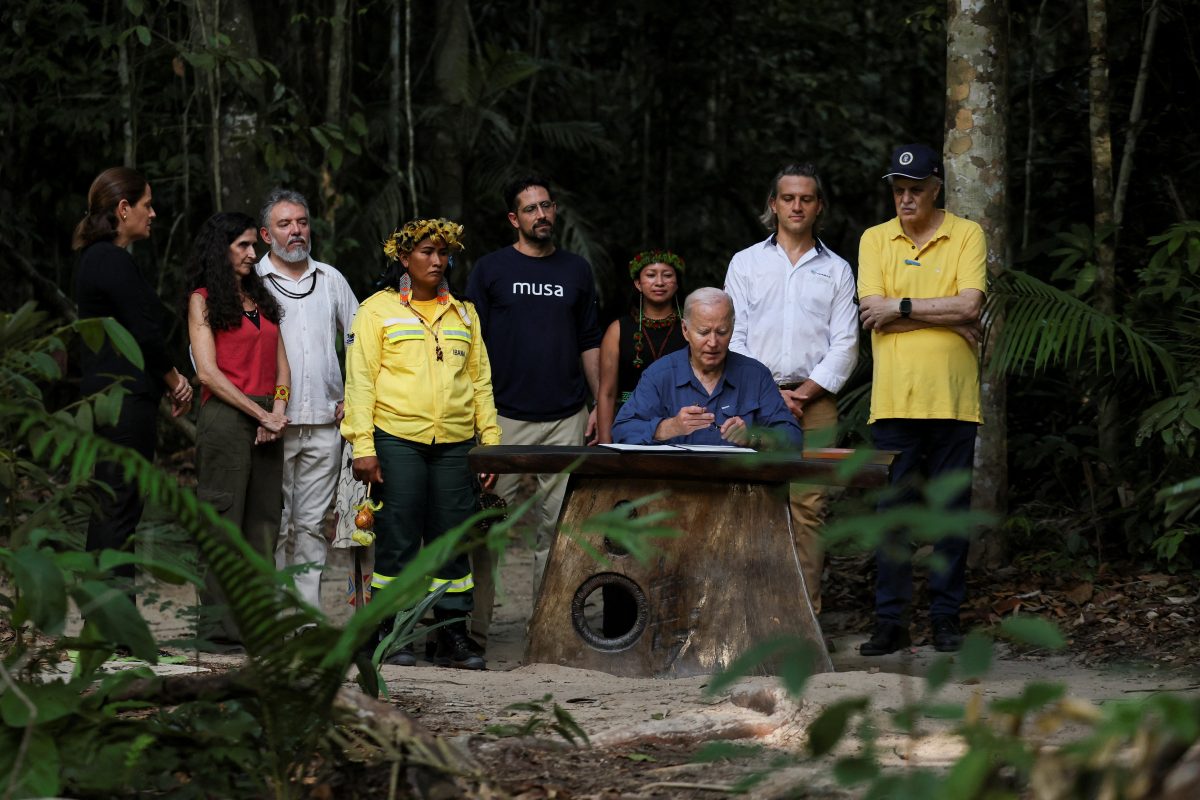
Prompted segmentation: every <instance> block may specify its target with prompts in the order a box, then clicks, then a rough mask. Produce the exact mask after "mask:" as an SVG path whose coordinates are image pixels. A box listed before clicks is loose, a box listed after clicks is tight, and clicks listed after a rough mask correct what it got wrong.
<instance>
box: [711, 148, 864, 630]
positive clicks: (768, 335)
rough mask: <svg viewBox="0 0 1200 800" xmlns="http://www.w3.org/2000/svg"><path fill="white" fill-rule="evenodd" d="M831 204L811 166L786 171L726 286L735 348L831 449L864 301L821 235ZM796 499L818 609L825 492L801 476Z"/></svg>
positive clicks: (803, 555) (808, 437)
mask: <svg viewBox="0 0 1200 800" xmlns="http://www.w3.org/2000/svg"><path fill="white" fill-rule="evenodd" d="M826 202H827V201H826V196H825V188H824V186H823V185H822V183H821V178H820V176H819V175H818V173H817V169H816V167H815V166H814V165H812V164H788V165H787V166H785V167H783V168H782V169H781V170H779V172H778V173H776V175H775V177H774V178H773V179H772V181H771V186H770V189H769V190H768V192H767V203H766V208H765V210H764V211H763V214H762V217H760V219H761V220H762V222H763V224H764V225H765V226H766V227H767V229H768V230H770V231H772V233H771V234H770V235H769V236H768V237H767V238H766V239H765V240H763V241H761V242H759V243H757V244H754V245H751V246H750V247H747V248H746V249H745V250H742V251H741V252H739V253H737V254H736V255H734V257H733V258H732V259H731V260H730V262H729V271H728V273H726V275H725V291H726V292H728V293H729V296H730V297H732V298H733V305H734V312H735V314H736V317H735V319H736V322H735V325H734V329H733V340H732V341H731V342H730V345H729V349H731V350H733V351H734V352H737V353H741V354H743V355H747V356H750V357H751V358H755V359H758V360H759V361H761V362H762V363H763V364H766V366H767V368H768V369H770V370H771V374H772V376H773V377H774V379H775V383H776V384H777V385H778V386H779V393H780V394H781V395H782V396H783V402H784V403H785V404H786V405H787V407H788V410H789V411H791V412H792V415H793V416H795V417H796V420H797V421H798V422H799V423H800V427H802V428H803V429H804V433H805V442H806V443H810V444H816V445H822V444H823V445H824V446H831V445H832V444H833V441H834V439H835V437H836V431H837V423H838V411H837V397H836V395H837V393H838V392H839V391H840V390H841V388H842V386H843V385H844V384H845V383H846V380H847V379H848V378H849V377H850V373H851V372H852V371H853V370H854V364H855V362H856V361H857V360H858V307H857V306H856V305H855V301H854V296H855V286H854V273H853V272H852V271H851V269H850V265H849V264H847V263H846V261H845V259H843V258H841V257H840V256H838V255H837V254H836V253H834V252H833V251H832V250H830V249H829V248H828V247H826V246H825V245H824V243H822V242H821V240H820V239H818V238H817V235H816V226H817V222H818V220H819V219H820V217H821V215H822V214H823V213H825V209H826ZM814 431H816V432H818V433H817V434H816V435H815V436H813V435H812V433H813V432H814ZM789 501H790V503H789V505H790V507H791V515H792V529H793V532H794V534H795V541H796V551H797V554H798V555H799V557H800V564H801V567H802V571H803V573H804V583H805V587H806V589H807V591H808V596H809V600H810V601H811V602H812V606H813V612H814V613H818V612H820V610H821V572H822V569H823V567H824V552H823V549H822V547H821V537H820V526H821V521H822V517H823V516H824V511H825V492H824V490H823V489H822V488H821V487H819V486H811V485H805V484H799V483H794V484H792V485H791V487H790V491H789Z"/></svg>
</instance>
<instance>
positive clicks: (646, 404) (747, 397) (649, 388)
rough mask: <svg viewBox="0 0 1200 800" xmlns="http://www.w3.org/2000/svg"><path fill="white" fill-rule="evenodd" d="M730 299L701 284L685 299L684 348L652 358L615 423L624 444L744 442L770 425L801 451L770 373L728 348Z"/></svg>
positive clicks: (793, 422) (614, 433)
mask: <svg viewBox="0 0 1200 800" xmlns="http://www.w3.org/2000/svg"><path fill="white" fill-rule="evenodd" d="M732 336H733V301H732V300H731V299H730V297H729V295H727V294H725V292H723V291H721V290H720V289H713V288H704V289H697V290H696V291H694V292H692V293H691V294H690V295H688V297H687V300H685V301H684V305H683V338H684V339H686V340H687V343H688V347H687V349H686V350H676V351H675V352H674V353H671V354H670V355H666V356H663V357H662V358H660V359H658V360H657V361H655V362H654V363H653V364H651V365H650V366H649V367H648V368H647V369H646V371H645V372H644V373H643V374H642V378H641V380H639V381H638V385H637V388H636V389H635V390H634V392H633V396H632V397H630V398H629V401H628V402H627V403H625V405H623V406H622V407H621V411H620V413H618V414H617V418H616V420H615V421H614V422H613V428H612V437H613V441H614V442H618V443H621V444H706V445H726V446H729V445H747V444H749V443H750V439H751V431H750V429H751V428H760V429H761V428H771V429H773V430H775V431H777V432H778V433H779V434H780V436H781V437H782V438H784V439H786V440H787V441H788V442H789V443H791V444H792V445H794V446H795V447H796V449H799V448H800V446H801V443H802V437H803V434H802V433H801V431H800V426H799V425H797V424H796V418H795V417H794V416H792V413H791V412H790V411H788V409H787V406H785V405H784V404H783V399H782V397H781V396H780V394H779V387H777V386H776V385H775V381H774V379H773V378H772V377H771V371H770V370H769V369H767V368H766V367H765V366H763V365H762V364H761V363H760V362H758V361H755V360H754V359H753V358H750V357H748V356H744V355H741V354H740V353H731V352H730V351H729V340H730V338H731V337H732Z"/></svg>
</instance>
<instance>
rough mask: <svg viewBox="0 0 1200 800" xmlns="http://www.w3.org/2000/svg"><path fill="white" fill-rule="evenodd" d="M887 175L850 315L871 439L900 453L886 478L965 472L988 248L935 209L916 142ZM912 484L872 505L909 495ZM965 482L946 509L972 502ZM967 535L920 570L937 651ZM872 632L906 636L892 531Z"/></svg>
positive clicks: (960, 581)
mask: <svg viewBox="0 0 1200 800" xmlns="http://www.w3.org/2000/svg"><path fill="white" fill-rule="evenodd" d="M884 178H885V179H886V180H887V181H888V182H889V183H890V184H891V188H892V198H893V200H894V201H895V205H896V216H895V218H893V219H891V220H889V221H888V222H885V223H883V224H882V225H876V226H875V227H873V228H870V229H868V230H867V231H866V232H865V233H864V234H863V236H862V240H861V242H860V243H859V253H858V295H859V303H860V314H859V318H860V321H861V322H862V326H863V329H864V330H867V331H870V332H871V350H872V353H873V354H874V385H873V387H872V390H871V416H870V419H869V420H868V422H869V424H870V425H871V436H872V439H873V440H874V443H875V447H877V448H878V449H880V450H895V451H897V452H898V453H899V455H898V456H897V458H896V460H895V462H893V464H892V478H891V479H892V483H893V484H903V485H905V486H908V487H911V486H912V481H913V478H914V477H917V476H921V477H924V478H933V477H936V476H938V475H942V474H945V473H948V472H953V471H962V470H965V471H967V472H968V473H969V471H970V469H971V464H972V461H973V459H974V455H975V433H976V428H977V426H978V425H979V424H980V423H981V422H982V421H983V420H982V418H981V417H980V412H979V358H978V354H977V345H978V335H979V328H978V325H979V316H980V312H981V310H982V308H983V298H984V292H985V291H986V289H987V268H986V264H985V261H986V257H987V246H986V243H985V240H984V235H983V230H982V229H981V228H980V227H979V225H978V223H975V222H972V221H970V220H966V219H962V218H960V217H956V216H954V215H953V214H951V213H949V212H948V211H945V210H943V209H940V208H938V207H937V197H938V194H939V192H940V190H941V188H942V163H941V159H940V158H939V156H938V153H937V152H936V151H934V150H933V149H932V148H930V147H928V146H926V145H923V144H910V145H901V146H900V147H897V148H896V149H895V150H894V151H893V153H892V163H891V169H890V170H889V171H888V173H887V175H885V176H884ZM913 499H914V495H913V491H912V489H911V488H909V489H908V490H907V491H906V492H905V493H903V494H901V495H899V496H898V497H895V498H892V499H889V500H888V501H885V502H884V503H881V504H880V510H884V509H885V508H887V507H889V506H893V505H897V504H899V503H907V502H912V501H913ZM970 503H971V496H970V489H969V488H967V489H964V490H963V491H962V492H961V493H960V495H959V496H957V497H955V498H954V500H953V501H952V502H951V504H950V507H951V508H962V509H966V508H969V507H970ZM967 545H968V540H967V539H965V538H960V537H949V538H945V539H943V540H942V541H939V542H938V543H937V544H936V545H935V546H934V551H935V554H936V556H937V558H936V560H935V564H934V567H935V568H934V570H933V571H932V573H931V574H930V576H929V596H930V609H929V613H930V620H931V623H932V628H933V644H934V647H935V648H936V649H937V650H939V651H942V652H951V651H955V650H957V649H958V648H959V645H960V644H961V642H962V635H961V633H960V629H959V609H960V607H961V605H962V603H963V600H964V599H965V597H966V558H967ZM876 564H877V568H878V575H877V577H876V585H875V629H874V632H873V634H872V636H871V638H870V639H869V640H868V641H867V642H865V643H864V644H863V645H862V647H861V648H860V652H861V653H862V654H863V655H866V656H877V655H885V654H887V653H892V652H895V651H896V650H899V649H901V648H903V647H908V646H909V645H910V644H911V640H910V637H909V631H908V625H909V603H910V601H911V600H912V563H911V553H910V545H909V540H908V536H907V535H906V534H904V533H902V534H899V535H897V536H895V537H893V539H892V540H891V541H889V542H887V543H886V544H885V545H884V546H883V547H881V548H880V550H879V552H878V554H877V556H876Z"/></svg>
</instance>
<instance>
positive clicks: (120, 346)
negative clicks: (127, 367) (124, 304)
mask: <svg viewBox="0 0 1200 800" xmlns="http://www.w3.org/2000/svg"><path fill="white" fill-rule="evenodd" d="M103 324H104V332H105V333H106V334H108V339H109V341H110V342H112V346H113V348H114V349H115V350H116V351H117V352H118V353H120V354H121V355H122V356H123V357H124V358H125V359H126V360H127V361H129V363H130V364H133V365H134V366H135V367H137V368H138V369H142V368H143V367H144V366H145V363H146V362H145V361H143V360H142V349H141V348H140V347H138V343H137V341H136V340H135V339H134V338H133V334H131V333H130V332H129V331H127V330H125V326H124V325H122V324H121V323H119V322H117V321H116V320H115V319H113V318H112V317H105V318H104V323H103Z"/></svg>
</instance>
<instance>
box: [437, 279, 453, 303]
mask: <svg viewBox="0 0 1200 800" xmlns="http://www.w3.org/2000/svg"><path fill="white" fill-rule="evenodd" d="M437 301H438V303H439V304H441V305H443V306H444V305H446V303H449V302H450V284H449V283H447V282H446V276H445V275H443V276H442V280H441V282H440V283H438V288H437Z"/></svg>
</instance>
